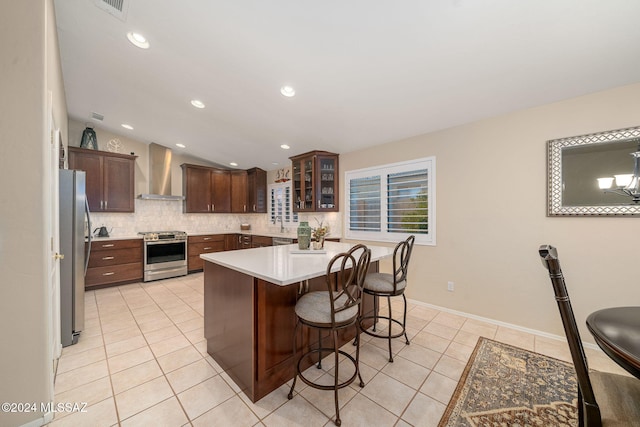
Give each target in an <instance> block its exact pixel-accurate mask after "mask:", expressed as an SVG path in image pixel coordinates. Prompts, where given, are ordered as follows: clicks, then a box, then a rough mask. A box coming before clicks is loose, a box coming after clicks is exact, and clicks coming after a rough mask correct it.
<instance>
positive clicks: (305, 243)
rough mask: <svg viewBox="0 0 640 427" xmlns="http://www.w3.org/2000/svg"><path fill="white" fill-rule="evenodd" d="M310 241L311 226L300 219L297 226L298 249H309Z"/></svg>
mask: <svg viewBox="0 0 640 427" xmlns="http://www.w3.org/2000/svg"><path fill="white" fill-rule="evenodd" d="M310 243H311V227H310V226H309V222H307V221H300V225H299V226H298V249H309V245H310Z"/></svg>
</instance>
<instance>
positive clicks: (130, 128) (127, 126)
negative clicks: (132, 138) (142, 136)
mask: <svg viewBox="0 0 640 427" xmlns="http://www.w3.org/2000/svg"><path fill="white" fill-rule="evenodd" d="M120 126H122V127H123V128H125V129H129V130H133V126H131V125H128V124H126V123H123V124H121V125H120Z"/></svg>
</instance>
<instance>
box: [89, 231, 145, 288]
mask: <svg viewBox="0 0 640 427" xmlns="http://www.w3.org/2000/svg"><path fill="white" fill-rule="evenodd" d="M142 245H143V242H142V239H125V240H94V241H93V242H92V243H91V254H90V255H89V265H88V267H89V268H87V274H86V275H85V279H84V282H85V288H87V289H88V288H91V287H104V286H109V285H122V284H125V283H132V282H137V281H141V280H142V277H143V271H142V270H143V267H142V258H143V246H142Z"/></svg>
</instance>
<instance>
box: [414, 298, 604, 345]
mask: <svg viewBox="0 0 640 427" xmlns="http://www.w3.org/2000/svg"><path fill="white" fill-rule="evenodd" d="M407 301H409V302H411V303H412V304H415V305H418V306H421V307H426V308H433V309H435V310H439V311H444V312H446V313H451V314H455V315H458V316H462V317H468V318H469V319H474V320H479V321H481V322H486V323H491V324H493V325H498V326H503V327H505V328H510V329H515V330H516V331H520V332H526V333H528V334H532V335H537V336H539V337H544V338H549V339H552V340H556V341H562V342H567V338H566V337H564V336H560V335H554V334H550V333H548V332H543V331H538V330H536V329H530V328H525V327H524V326H520V325H514V324H512V323H507V322H502V321H500V320H495V319H490V318H488V317H482V316H477V315H475V314H469V313H465V312H462V311H457V310H452V309H450V308H446V307H440V306H439V305H434V304H429V303H426V302H422V301H418V300H414V299H409V298H407ZM582 345H583V346H584V347H585V348H588V349H590V350H597V351H599V352H602V354H604V352H603V351H602V350H601V349H600V347H598V346H597V345H596V344H591V343H586V342H583V343H582Z"/></svg>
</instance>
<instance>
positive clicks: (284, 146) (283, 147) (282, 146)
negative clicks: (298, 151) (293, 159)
mask: <svg viewBox="0 0 640 427" xmlns="http://www.w3.org/2000/svg"><path fill="white" fill-rule="evenodd" d="M280 148H282V149H283V150H288V149H289V148H291V147H289V146H288V145H287V144H282V145H281V146H280Z"/></svg>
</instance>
